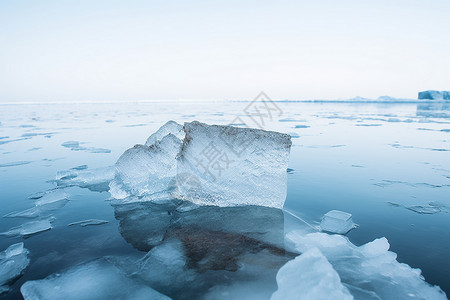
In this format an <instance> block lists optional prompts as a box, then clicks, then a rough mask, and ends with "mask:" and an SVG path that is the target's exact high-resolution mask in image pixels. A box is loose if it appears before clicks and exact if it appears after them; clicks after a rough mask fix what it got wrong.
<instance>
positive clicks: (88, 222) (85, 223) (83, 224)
mask: <svg viewBox="0 0 450 300" xmlns="http://www.w3.org/2000/svg"><path fill="white" fill-rule="evenodd" d="M106 223H108V221H106V220H98V219H89V220H82V221H78V222H73V223H70V224H68V225H67V226H73V225H80V226H81V227H86V226H91V225H103V224H106Z"/></svg>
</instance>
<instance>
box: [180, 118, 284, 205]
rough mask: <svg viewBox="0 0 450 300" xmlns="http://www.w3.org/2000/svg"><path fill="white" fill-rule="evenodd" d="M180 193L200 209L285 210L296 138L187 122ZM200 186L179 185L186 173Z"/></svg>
mask: <svg viewBox="0 0 450 300" xmlns="http://www.w3.org/2000/svg"><path fill="white" fill-rule="evenodd" d="M184 131H185V133H186V136H185V138H184V142H183V146H182V150H181V152H180V154H179V156H178V159H177V160H178V167H177V168H178V171H177V190H176V192H175V195H176V196H177V197H179V198H181V199H183V200H189V201H191V202H194V203H196V204H199V205H215V206H240V205H259V206H268V207H275V208H282V207H283V205H284V201H285V199H286V192H287V172H286V170H287V167H288V160H289V152H290V148H291V144H292V142H291V137H290V136H289V135H287V134H283V133H278V132H271V131H264V130H260V129H250V128H237V127H231V126H219V125H206V124H203V123H200V122H197V121H195V122H191V123H185V124H184ZM187 174H188V175H189V176H191V177H194V178H196V182H197V184H196V185H192V184H185V183H184V182H180V177H181V178H184V176H185V175H187Z"/></svg>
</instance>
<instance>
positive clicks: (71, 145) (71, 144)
mask: <svg viewBox="0 0 450 300" xmlns="http://www.w3.org/2000/svg"><path fill="white" fill-rule="evenodd" d="M82 144H83V143H80V142H78V141H67V142H64V143H62V144H61V146H63V147H65V148H68V149H70V150H72V151H88V152H91V153H111V150H109V149H105V148H95V147H85V146H82Z"/></svg>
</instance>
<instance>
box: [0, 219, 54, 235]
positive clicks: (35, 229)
mask: <svg viewBox="0 0 450 300" xmlns="http://www.w3.org/2000/svg"><path fill="white" fill-rule="evenodd" d="M52 221H53V218H48V219H43V220H37V221H31V222H27V223H24V224H22V225H20V226H17V227H13V228H11V229H10V230H8V231H5V232H1V233H0V235H4V236H22V237H29V236H31V235H33V234H36V233H40V232H43V231H47V230H50V229H52Z"/></svg>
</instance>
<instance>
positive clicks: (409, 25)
mask: <svg viewBox="0 0 450 300" xmlns="http://www.w3.org/2000/svg"><path fill="white" fill-rule="evenodd" d="M426 89H437V90H450V1H448V0H427V1H424V0H420V1H417V0H403V1H396V0H390V1H387V0H381V1H372V0H371V1H364V0H344V1H336V0H329V1H325V0H316V1H284V0H281V1H274V0H272V1H264V0H258V1H245V0H240V1H235V0H226V1H225V0H224V1H214V0H209V1H194V0H192V1H167V0H160V1H148V0H147V1H144V0H142V1H111V0H107V1H95V0H90V1H81V0H74V1H61V0H59V1H45V0H41V1H20V0H1V1H0V101H1V102H15V101H17V102H19V101H38V102H39V101H44V102H46V101H78V100H83V101H91V100H94V101H108V100H112V101H120V100H123V101H127V100H128V101H130V100H151V99H251V98H253V97H255V96H256V95H257V94H258V93H259V92H260V91H262V90H263V91H265V92H266V93H267V94H268V95H269V96H270V97H272V98H273V99H338V98H351V97H355V96H362V97H370V98H376V97H378V96H381V95H390V96H393V97H407V98H416V97H417V92H418V91H420V90H426Z"/></svg>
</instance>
